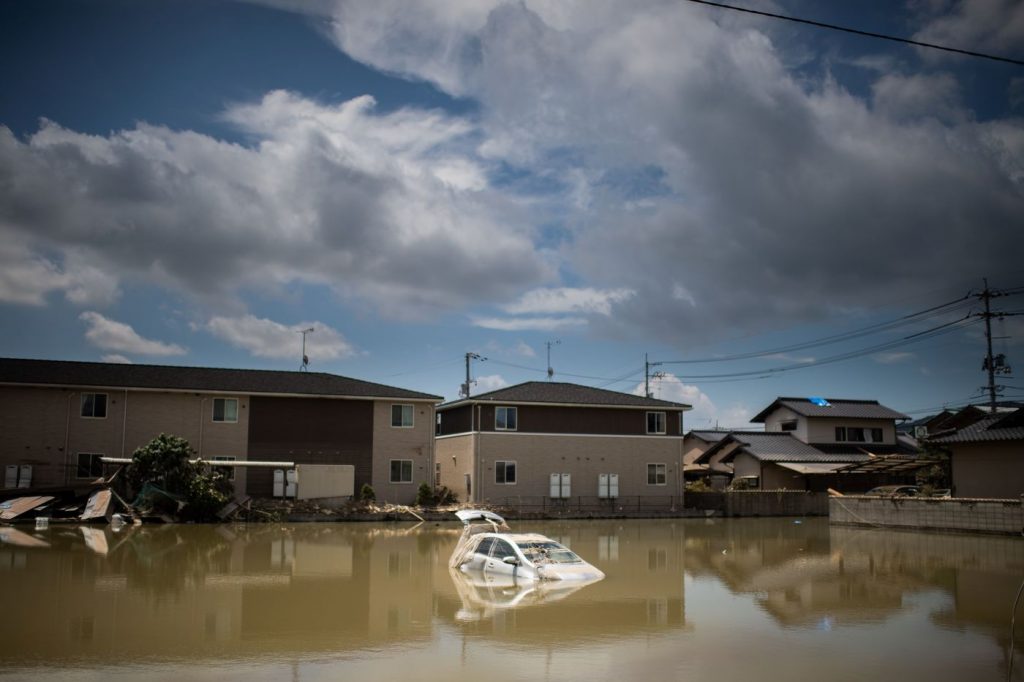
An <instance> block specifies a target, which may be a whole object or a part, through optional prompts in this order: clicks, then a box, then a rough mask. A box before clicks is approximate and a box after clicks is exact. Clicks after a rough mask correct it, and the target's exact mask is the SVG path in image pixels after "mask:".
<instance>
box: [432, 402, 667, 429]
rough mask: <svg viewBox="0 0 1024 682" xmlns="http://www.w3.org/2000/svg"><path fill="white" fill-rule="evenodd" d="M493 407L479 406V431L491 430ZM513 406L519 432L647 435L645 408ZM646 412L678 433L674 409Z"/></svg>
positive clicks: (492, 427)
mask: <svg viewBox="0 0 1024 682" xmlns="http://www.w3.org/2000/svg"><path fill="white" fill-rule="evenodd" d="M495 407H498V405H481V406H480V423H481V424H482V425H483V429H482V430H483V431H494V408H495ZM515 407H517V408H518V414H517V418H518V428H517V429H516V430H517V431H521V432H523V433H588V434H603V435H614V436H642V435H647V410H623V409H616V408H614V407H611V408H604V407H573V406H564V407H562V406H546V405H516V406H515ZM650 411H651V412H665V421H666V423H665V431H666V433H665V435H666V436H681V435H682V434H681V433H680V432H679V411H678V410H677V411H670V410H659V409H653V410H650ZM445 419H447V416H445ZM442 423H443V422H442Z"/></svg>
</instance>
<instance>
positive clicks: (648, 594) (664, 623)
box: [435, 521, 686, 647]
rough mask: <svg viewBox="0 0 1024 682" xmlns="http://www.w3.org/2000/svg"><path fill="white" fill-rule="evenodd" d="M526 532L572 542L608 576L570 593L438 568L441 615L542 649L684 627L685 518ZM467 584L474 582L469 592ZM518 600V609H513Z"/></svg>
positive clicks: (468, 627) (464, 626)
mask: <svg viewBox="0 0 1024 682" xmlns="http://www.w3.org/2000/svg"><path fill="white" fill-rule="evenodd" d="M522 530H530V531H537V532H541V533H544V534H545V535H548V536H549V537H551V538H553V539H554V540H557V541H558V542H560V543H562V544H564V545H566V546H568V547H569V548H570V549H572V550H573V551H574V552H576V553H577V554H579V555H580V556H582V557H584V558H585V559H587V560H588V561H590V562H591V563H593V564H594V565H596V566H597V567H598V568H600V569H601V570H602V571H604V572H605V574H606V577H605V579H604V580H600V581H597V582H595V583H591V584H588V585H585V586H583V587H582V588H580V589H579V590H578V591H574V592H573V593H571V594H564V595H563V594H559V593H558V591H557V590H550V589H544V588H541V590H539V591H538V592H539V593H538V592H532V593H531V592H528V591H527V590H524V589H522V588H513V587H511V586H506V585H495V586H494V587H492V588H488V587H486V586H484V585H481V584H480V583H482V582H483V579H482V578H481V577H480V576H473V578H475V580H469V581H463V582H462V583H460V584H459V585H457V584H456V582H455V581H454V580H453V579H452V577H451V576H449V575H447V567H446V566H441V567H440V568H439V569H438V570H437V574H436V575H435V590H436V594H437V597H438V606H437V609H438V615H439V616H440V617H441V618H442V619H443V620H446V621H450V622H454V623H457V624H458V627H459V628H460V629H461V630H463V631H465V632H469V633H473V634H478V635H480V634H482V635H501V636H502V638H503V639H510V640H513V641H516V642H525V641H528V642H529V643H530V644H531V645H537V646H542V647H558V646H564V645H565V643H566V642H567V641H572V640H574V639H587V638H591V637H595V636H615V635H617V636H633V635H641V634H650V633H652V632H658V631H664V632H669V631H678V630H679V629H682V628H685V627H686V608H685V605H686V600H685V595H684V587H683V542H682V538H683V524H682V523H679V522H660V521H649V522H645V523H644V524H637V523H629V524H620V523H617V522H615V521H600V522H598V521H595V522H590V523H586V524H579V523H577V524H569V525H565V526H557V525H544V526H542V527H539V528H537V527H530V528H528V529H527V528H523V529H522ZM454 544H455V541H454V539H453V540H452V547H454ZM445 582H447V585H446V586H445V585H444V584H445ZM466 582H470V583H471V584H472V583H475V584H473V585H471V590H470V591H469V593H468V594H467V593H466V592H467V590H466V586H465V583H466ZM460 589H462V593H460V591H459V590H460ZM516 600H519V602H518V605H517V607H516V608H508V605H509V604H510V603H511V602H515V601H516Z"/></svg>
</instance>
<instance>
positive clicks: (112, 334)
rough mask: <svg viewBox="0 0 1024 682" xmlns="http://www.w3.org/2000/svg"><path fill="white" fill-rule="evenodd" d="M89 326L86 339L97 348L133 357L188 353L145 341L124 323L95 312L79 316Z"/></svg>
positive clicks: (175, 347)
mask: <svg viewBox="0 0 1024 682" xmlns="http://www.w3.org/2000/svg"><path fill="white" fill-rule="evenodd" d="M78 319H80V320H82V321H83V322H85V323H86V325H87V326H88V329H87V330H86V331H85V338H86V339H87V340H88V341H89V342H90V343H91V344H93V345H94V346H96V347H97V348H101V349H102V350H109V351H120V352H122V353H130V354H132V355H153V356H157V357H166V356H171V355H184V354H185V353H186V352H187V351H186V350H185V349H184V348H182V347H181V346H179V345H177V344H175V343H164V342H162V341H153V340H150V339H145V338H143V337H141V336H139V334H138V333H137V332H136V331H135V330H134V329H132V328H131V326H130V325H127V324H125V323H123V322H117V321H116V320H111V319H108V318H106V317H104V316H103V315H100V314H99V313H97V312H94V311H91V310H89V311H86V312H84V313H82V314H81V315H79V316H78Z"/></svg>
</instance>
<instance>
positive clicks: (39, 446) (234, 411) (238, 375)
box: [0, 358, 441, 503]
mask: <svg viewBox="0 0 1024 682" xmlns="http://www.w3.org/2000/svg"><path fill="white" fill-rule="evenodd" d="M440 401H441V397H440V396H433V395H429V394H426V393H420V392H418V391H410V390H408V389H404V388H397V387H394V386H385V385H382V384H375V383H372V382H368V381H361V380H359V379H352V378H349V377H343V376H337V375H334V374H326V373H321V372H287V371H271V370H249V369H226V368H213V367H174V366H165V365H129V364H114V363H100V362H64V361H53V360H21V359H12V358H0V463H2V464H3V465H4V471H5V474H6V475H5V479H4V487H13V486H15V485H17V486H20V487H28V486H33V487H37V486H48V485H68V484H72V483H74V482H76V481H80V480H88V479H95V478H96V477H97V476H99V475H100V474H101V473H102V472H103V464H102V461H101V458H110V457H113V458H127V457H131V454H132V452H133V451H134V450H135V449H136V448H137V447H139V446H141V445H144V444H146V443H147V442H149V441H150V440H151V439H152V438H154V437H155V436H157V435H158V434H160V433H167V434H171V435H176V436H180V437H182V438H185V439H186V440H188V441H189V443H190V444H191V445H192V447H193V448H194V449H195V450H196V452H197V453H198V455H199V457H201V458H202V459H204V460H208V461H236V462H237V461H239V460H245V461H247V462H260V461H278V462H281V461H284V462H293V463H295V464H348V465H352V466H353V467H354V473H355V490H356V491H358V490H359V489H360V488H361V487H362V485H363V484H370V485H372V486H373V487H374V489H375V491H376V494H377V499H378V500H382V501H384V500H386V501H392V502H396V503H405V502H411V501H413V499H414V498H415V496H416V489H417V487H418V486H419V484H420V483H421V482H424V481H426V482H428V483H429V482H430V481H431V478H432V472H433V425H434V408H435V405H436V404H437V403H439V402H440ZM229 471H231V472H232V476H233V479H234V484H235V491H236V494H237V495H238V496H243V495H249V496H256V497H262V496H267V497H269V496H271V494H272V492H273V476H274V472H273V470H272V469H270V468H260V467H237V468H236V467H231V468H230V469H229Z"/></svg>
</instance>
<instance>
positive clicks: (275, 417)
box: [246, 396, 373, 496]
mask: <svg viewBox="0 0 1024 682" xmlns="http://www.w3.org/2000/svg"><path fill="white" fill-rule="evenodd" d="M249 459H250V460H288V461H292V462H295V463H296V464H351V465H353V466H354V467H355V490H356V493H357V494H358V492H359V489H360V488H362V486H363V484H364V483H370V482H371V479H372V475H373V401H370V400H329V399H324V398H274V397H257V396H253V397H252V398H251V400H250V412H249ZM273 476H274V472H273V470H272V469H250V470H249V471H248V472H247V474H246V480H247V485H246V489H247V490H248V492H249V494H250V495H254V496H270V495H271V493H272V490H273Z"/></svg>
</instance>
